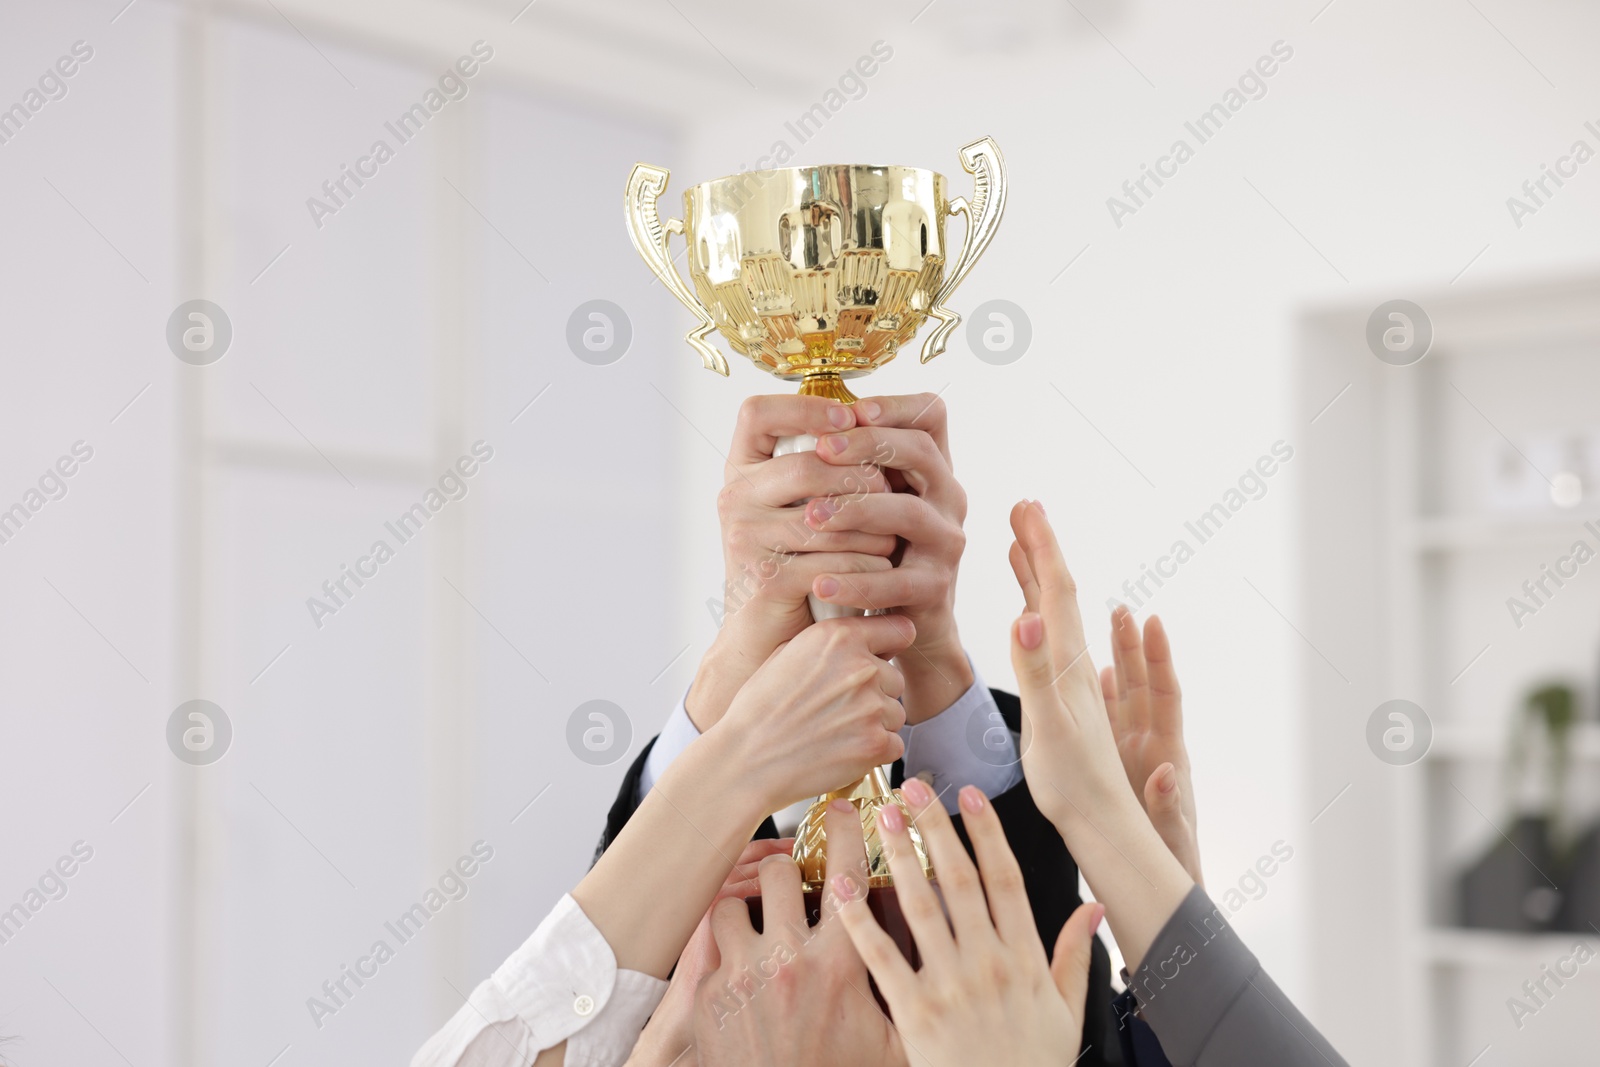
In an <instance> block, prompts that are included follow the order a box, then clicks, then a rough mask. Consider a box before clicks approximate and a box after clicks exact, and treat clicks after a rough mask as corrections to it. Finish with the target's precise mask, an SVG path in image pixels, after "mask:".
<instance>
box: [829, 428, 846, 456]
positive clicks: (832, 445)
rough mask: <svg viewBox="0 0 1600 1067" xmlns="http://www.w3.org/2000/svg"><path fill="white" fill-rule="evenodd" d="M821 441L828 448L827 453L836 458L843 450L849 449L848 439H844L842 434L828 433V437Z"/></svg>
mask: <svg viewBox="0 0 1600 1067" xmlns="http://www.w3.org/2000/svg"><path fill="white" fill-rule="evenodd" d="M822 441H823V443H824V444H826V445H827V446H828V451H830V452H832V453H833V454H834V455H836V456H837V455H838V454H839V453H840V452H843V451H844V450H845V449H847V448H849V447H850V438H848V437H846V436H845V435H844V434H842V433H830V434H829V435H828V436H826V437H824V438H823V439H822Z"/></svg>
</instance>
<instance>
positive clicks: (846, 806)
mask: <svg viewBox="0 0 1600 1067" xmlns="http://www.w3.org/2000/svg"><path fill="white" fill-rule="evenodd" d="M828 808H829V809H830V810H832V811H836V812H838V813H839V814H840V815H853V814H854V813H855V810H856V806H855V805H854V804H852V803H850V802H849V801H848V800H846V799H845V798H844V797H837V798H835V799H833V800H830V801H829V802H828Z"/></svg>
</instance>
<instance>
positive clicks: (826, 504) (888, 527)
mask: <svg viewBox="0 0 1600 1067" xmlns="http://www.w3.org/2000/svg"><path fill="white" fill-rule="evenodd" d="M806 525H807V526H809V527H811V528H812V529H814V530H817V531H830V532H831V531H856V532H858V533H859V534H860V535H867V534H872V535H878V536H889V537H903V538H905V539H906V540H907V541H910V542H911V543H912V544H914V545H940V544H947V543H951V542H955V544H954V545H953V550H952V552H951V553H950V554H951V555H953V556H955V557H958V558H959V557H960V555H961V549H962V548H963V547H965V543H966V535H965V534H963V533H962V531H961V524H960V523H958V522H956V521H955V520H953V519H952V518H951V517H950V516H948V515H946V514H945V513H944V512H942V511H940V510H939V509H938V508H937V507H935V506H934V505H933V504H932V503H931V502H930V501H928V500H926V499H924V498H923V497H920V496H916V495H914V494H912V493H864V494H862V495H859V496H856V497H851V498H835V497H826V498H818V499H816V500H813V501H811V503H809V504H807V505H806Z"/></svg>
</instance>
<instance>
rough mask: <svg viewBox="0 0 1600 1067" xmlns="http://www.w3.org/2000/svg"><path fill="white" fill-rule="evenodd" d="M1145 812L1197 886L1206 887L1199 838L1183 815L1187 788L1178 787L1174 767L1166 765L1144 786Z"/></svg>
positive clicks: (1157, 769) (1151, 775) (1153, 773)
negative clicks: (1184, 790) (1201, 868)
mask: <svg viewBox="0 0 1600 1067" xmlns="http://www.w3.org/2000/svg"><path fill="white" fill-rule="evenodd" d="M1144 810H1145V811H1146V812H1147V813H1148V814H1149V816H1150V825H1152V826H1154V827H1155V828H1156V833H1158V834H1160V835H1161V840H1162V842H1163V843H1164V844H1165V845H1166V846H1167V851H1169V852H1171V853H1172V855H1173V856H1174V857H1176V858H1177V860H1178V862H1179V863H1181V864H1182V865H1183V869H1184V870H1185V871H1188V872H1189V877H1190V878H1193V879H1194V881H1195V884H1196V885H1202V886H1203V885H1204V884H1205V881H1204V878H1203V877H1202V875H1201V873H1200V853H1199V842H1198V841H1197V840H1196V839H1195V835H1194V827H1192V826H1190V825H1189V820H1188V818H1187V817H1186V816H1185V815H1184V814H1183V787H1182V786H1180V785H1179V784H1178V772H1177V770H1176V769H1175V768H1174V767H1173V766H1172V764H1170V763H1163V764H1162V765H1161V766H1159V767H1157V768H1156V769H1155V770H1154V771H1152V772H1151V774H1150V778H1149V780H1148V781H1146V782H1145V783H1144Z"/></svg>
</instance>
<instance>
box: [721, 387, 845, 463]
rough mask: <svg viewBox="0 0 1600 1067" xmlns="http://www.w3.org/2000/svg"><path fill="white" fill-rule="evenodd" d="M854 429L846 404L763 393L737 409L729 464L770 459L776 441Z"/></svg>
mask: <svg viewBox="0 0 1600 1067" xmlns="http://www.w3.org/2000/svg"><path fill="white" fill-rule="evenodd" d="M854 425H856V414H855V411H854V410H853V409H852V408H851V407H850V405H848V404H841V403H839V401H837V400H829V399H827V398H826V397H818V396H795V395H785V394H782V393H777V394H769V393H763V394H761V395H760V396H752V397H750V398H749V399H747V400H745V402H744V403H743V404H741V405H740V407H739V421H738V422H737V423H736V424H735V426H734V430H733V445H732V447H730V448H729V450H728V459H729V462H731V463H735V464H746V463H755V462H758V461H760V460H763V459H771V458H772V450H773V449H774V448H775V447H777V444H778V438H780V437H790V436H793V435H795V434H812V435H814V436H821V435H822V434H825V433H832V432H833V431H835V430H848V429H850V428H851V427H852V426H854Z"/></svg>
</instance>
